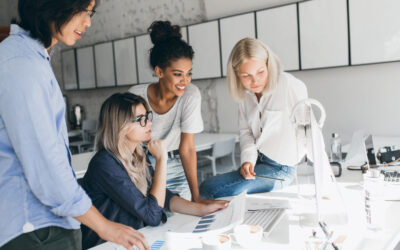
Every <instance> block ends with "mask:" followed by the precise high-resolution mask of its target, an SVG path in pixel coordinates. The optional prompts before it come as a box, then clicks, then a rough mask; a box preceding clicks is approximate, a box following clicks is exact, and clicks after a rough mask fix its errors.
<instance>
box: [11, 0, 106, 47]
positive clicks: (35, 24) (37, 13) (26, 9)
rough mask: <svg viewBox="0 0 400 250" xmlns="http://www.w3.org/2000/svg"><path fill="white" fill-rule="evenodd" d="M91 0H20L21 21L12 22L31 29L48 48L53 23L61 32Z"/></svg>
mask: <svg viewBox="0 0 400 250" xmlns="http://www.w3.org/2000/svg"><path fill="white" fill-rule="evenodd" d="M97 1H99V0H97ZM91 2H92V0H19V1H18V14H19V21H17V20H16V19H13V21H12V23H16V24H18V25H19V26H20V27H21V28H23V29H24V30H26V31H29V32H30V35H31V37H32V38H35V39H38V40H39V41H41V42H42V43H43V45H44V47H46V48H48V47H50V45H51V41H52V37H53V35H54V34H53V33H52V31H51V24H52V23H54V27H55V30H56V32H61V27H62V26H63V25H64V24H66V23H68V22H69V21H70V20H71V19H72V17H73V16H74V15H76V14H78V13H79V12H81V11H84V10H86V8H87V7H88V6H89V5H90V3H91Z"/></svg>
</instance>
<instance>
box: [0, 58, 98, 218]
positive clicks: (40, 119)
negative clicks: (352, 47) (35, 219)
mask: <svg viewBox="0 0 400 250" xmlns="http://www.w3.org/2000/svg"><path fill="white" fill-rule="evenodd" d="M12 64H14V65H12ZM21 64H22V65H23V64H27V62H26V61H25V62H23V61H22V62H21V61H20V60H15V61H14V62H10V63H9V64H8V66H10V67H9V69H16V68H18V67H19V66H18V65H21ZM29 65H30V66H31V68H30V70H29V71H27V72H24V73H21V72H15V70H14V72H13V70H9V71H8V72H7V73H5V74H2V75H6V77H7V79H10V81H12V86H10V87H9V88H7V89H6V90H5V92H3V94H2V96H1V98H0V115H1V117H2V119H3V121H4V124H5V127H6V131H7V134H8V136H9V139H10V142H11V145H12V147H13V150H14V151H15V154H16V156H17V158H18V160H19V162H20V164H21V166H22V170H23V173H24V176H25V178H26V181H27V183H28V185H29V187H30V189H31V191H32V192H33V194H34V195H35V196H36V197H37V199H38V200H39V201H40V202H41V203H43V204H44V205H46V206H48V207H49V209H50V211H51V212H52V213H54V214H55V215H57V216H62V217H66V216H73V217H76V216H80V215H82V214H84V213H86V212H87V210H88V209H89V208H90V206H91V205H92V203H91V201H90V199H89V197H88V196H87V195H86V193H85V192H84V191H83V189H82V188H81V187H80V186H79V185H78V183H77V181H76V179H75V176H74V174H73V170H72V167H71V165H70V162H69V159H68V157H69V155H68V154H69V153H68V146H67V143H66V142H65V139H64V137H63V135H62V133H58V130H57V127H58V126H65V124H59V123H58V122H64V123H65V120H64V119H60V120H57V119H56V114H55V111H54V110H53V104H54V101H55V99H56V98H57V97H54V96H53V95H54V94H56V95H57V94H59V95H60V98H62V96H61V91H59V89H54V88H58V84H57V82H55V83H54V82H51V81H52V80H51V78H50V76H49V75H50V74H49V72H48V71H46V70H44V69H43V68H44V67H40V66H37V65H36V64H33V63H29ZM62 101H63V100H61V101H60V102H62Z"/></svg>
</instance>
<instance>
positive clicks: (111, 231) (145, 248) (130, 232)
mask: <svg viewBox="0 0 400 250" xmlns="http://www.w3.org/2000/svg"><path fill="white" fill-rule="evenodd" d="M104 229H105V230H104V231H102V232H99V236H100V238H102V239H103V240H105V241H111V242H114V243H116V244H119V245H121V246H124V247H125V248H126V249H132V247H133V246H136V247H137V248H138V249H140V250H149V249H150V246H149V244H148V243H147V241H146V239H145V238H144V236H143V234H142V233H140V232H139V231H136V230H135V229H133V228H131V227H128V226H125V225H122V224H119V223H115V222H112V221H107V225H106V226H105V227H104Z"/></svg>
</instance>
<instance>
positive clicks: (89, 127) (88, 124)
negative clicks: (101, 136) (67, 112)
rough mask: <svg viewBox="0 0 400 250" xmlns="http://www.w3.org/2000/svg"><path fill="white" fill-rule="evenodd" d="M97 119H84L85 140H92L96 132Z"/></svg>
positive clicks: (83, 135)
mask: <svg viewBox="0 0 400 250" xmlns="http://www.w3.org/2000/svg"><path fill="white" fill-rule="evenodd" d="M96 131H97V121H96V120H84V121H82V138H83V140H85V141H90V140H91V138H90V137H91V136H90V135H94V134H96Z"/></svg>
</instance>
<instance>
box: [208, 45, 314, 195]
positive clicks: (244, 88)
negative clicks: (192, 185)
mask: <svg viewBox="0 0 400 250" xmlns="http://www.w3.org/2000/svg"><path fill="white" fill-rule="evenodd" d="M227 82H228V87H229V91H230V93H231V95H232V97H233V98H234V99H235V100H236V101H237V102H238V105H239V130H240V150H241V168H240V170H239V171H234V172H230V173H226V174H222V175H218V176H215V177H212V178H210V179H207V180H206V181H204V182H203V183H202V184H201V186H200V193H201V195H202V196H203V197H205V198H218V197H224V196H231V195H237V194H239V193H241V192H242V191H244V190H247V192H248V193H260V192H269V191H271V190H274V189H279V188H282V187H284V186H287V185H289V184H290V183H291V182H292V180H293V178H294V175H295V172H296V171H295V165H296V164H297V163H299V162H300V160H301V157H302V155H304V154H302V149H299V148H298V145H297V143H296V131H295V130H296V128H295V126H294V124H293V123H292V122H291V121H290V119H289V117H290V115H291V112H292V109H293V107H294V105H295V104H296V103H297V102H298V101H300V100H302V99H305V98H307V89H306V86H305V85H304V83H303V82H301V81H300V80H298V79H297V78H295V77H294V76H292V75H290V74H288V73H284V72H282V66H281V64H280V62H279V59H278V57H277V56H276V55H275V54H274V53H273V52H272V51H271V50H270V49H269V48H268V46H266V45H265V44H263V43H262V42H261V41H260V40H257V39H253V38H244V39H242V40H240V41H239V42H238V43H237V44H236V45H235V46H234V48H233V49H232V52H231V54H230V57H229V60H228V67H227Z"/></svg>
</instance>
